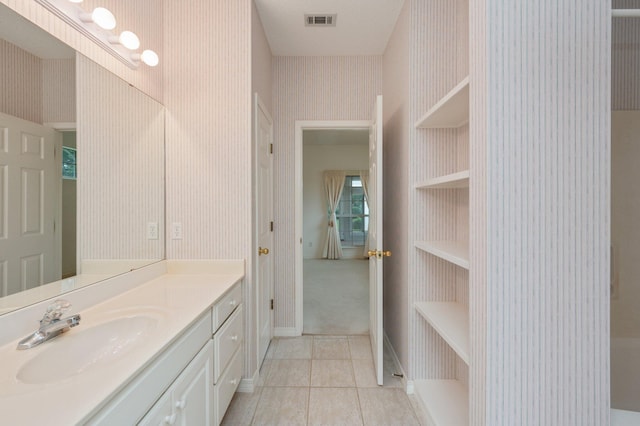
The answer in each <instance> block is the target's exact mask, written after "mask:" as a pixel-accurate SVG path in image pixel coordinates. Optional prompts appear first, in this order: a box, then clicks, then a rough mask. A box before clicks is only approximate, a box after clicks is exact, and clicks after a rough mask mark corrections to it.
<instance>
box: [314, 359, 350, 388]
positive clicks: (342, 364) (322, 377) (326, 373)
mask: <svg viewBox="0 0 640 426" xmlns="http://www.w3.org/2000/svg"><path fill="white" fill-rule="evenodd" d="M355 385H356V382H355V380H354V377H353V367H352V366H351V361H350V360H346V359H345V360H342V359H339V360H334V359H314V360H313V361H312V362H311V386H318V387H336V388H338V387H340V388H341V387H355Z"/></svg>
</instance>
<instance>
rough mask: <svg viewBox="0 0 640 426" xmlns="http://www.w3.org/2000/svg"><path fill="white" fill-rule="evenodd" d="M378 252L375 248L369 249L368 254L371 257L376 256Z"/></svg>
mask: <svg viewBox="0 0 640 426" xmlns="http://www.w3.org/2000/svg"><path fill="white" fill-rule="evenodd" d="M376 254H378V252H377V251H375V250H369V251H367V255H368V256H369V257H372V256H375V255H376Z"/></svg>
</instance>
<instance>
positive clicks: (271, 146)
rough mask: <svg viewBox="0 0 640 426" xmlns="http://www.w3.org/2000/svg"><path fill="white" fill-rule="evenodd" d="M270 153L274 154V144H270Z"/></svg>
mask: <svg viewBox="0 0 640 426" xmlns="http://www.w3.org/2000/svg"><path fill="white" fill-rule="evenodd" d="M269 154H273V144H272V143H270V144H269Z"/></svg>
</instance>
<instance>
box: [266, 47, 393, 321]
mask: <svg viewBox="0 0 640 426" xmlns="http://www.w3.org/2000/svg"><path fill="white" fill-rule="evenodd" d="M380 93H382V57H380V56H356V57H350V56H347V57H284V56H280V57H274V58H273V112H272V115H273V121H274V146H275V151H274V152H275V154H274V177H273V179H274V186H275V188H276V189H275V191H274V206H275V242H274V248H275V253H278V258H277V259H278V260H276V264H275V300H277V301H278V309H277V310H276V311H275V327H282V328H294V327H295V291H294V288H295V274H294V267H295V264H294V263H295V262H293V261H292V259H294V257H295V256H294V254H295V247H296V238H295V227H294V224H295V206H294V199H295V196H294V183H295V182H294V181H295V176H294V174H295V152H294V151H295V150H294V146H295V132H294V129H295V121H296V120H369V119H370V115H371V110H372V108H373V104H374V102H375V97H376V95H378V94H380Z"/></svg>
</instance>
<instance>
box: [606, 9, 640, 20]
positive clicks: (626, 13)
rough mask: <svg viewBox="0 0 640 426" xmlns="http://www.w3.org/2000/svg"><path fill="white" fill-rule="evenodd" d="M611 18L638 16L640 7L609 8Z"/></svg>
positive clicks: (639, 15) (639, 16)
mask: <svg viewBox="0 0 640 426" xmlns="http://www.w3.org/2000/svg"><path fill="white" fill-rule="evenodd" d="M611 17H612V18H640V9H611Z"/></svg>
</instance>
